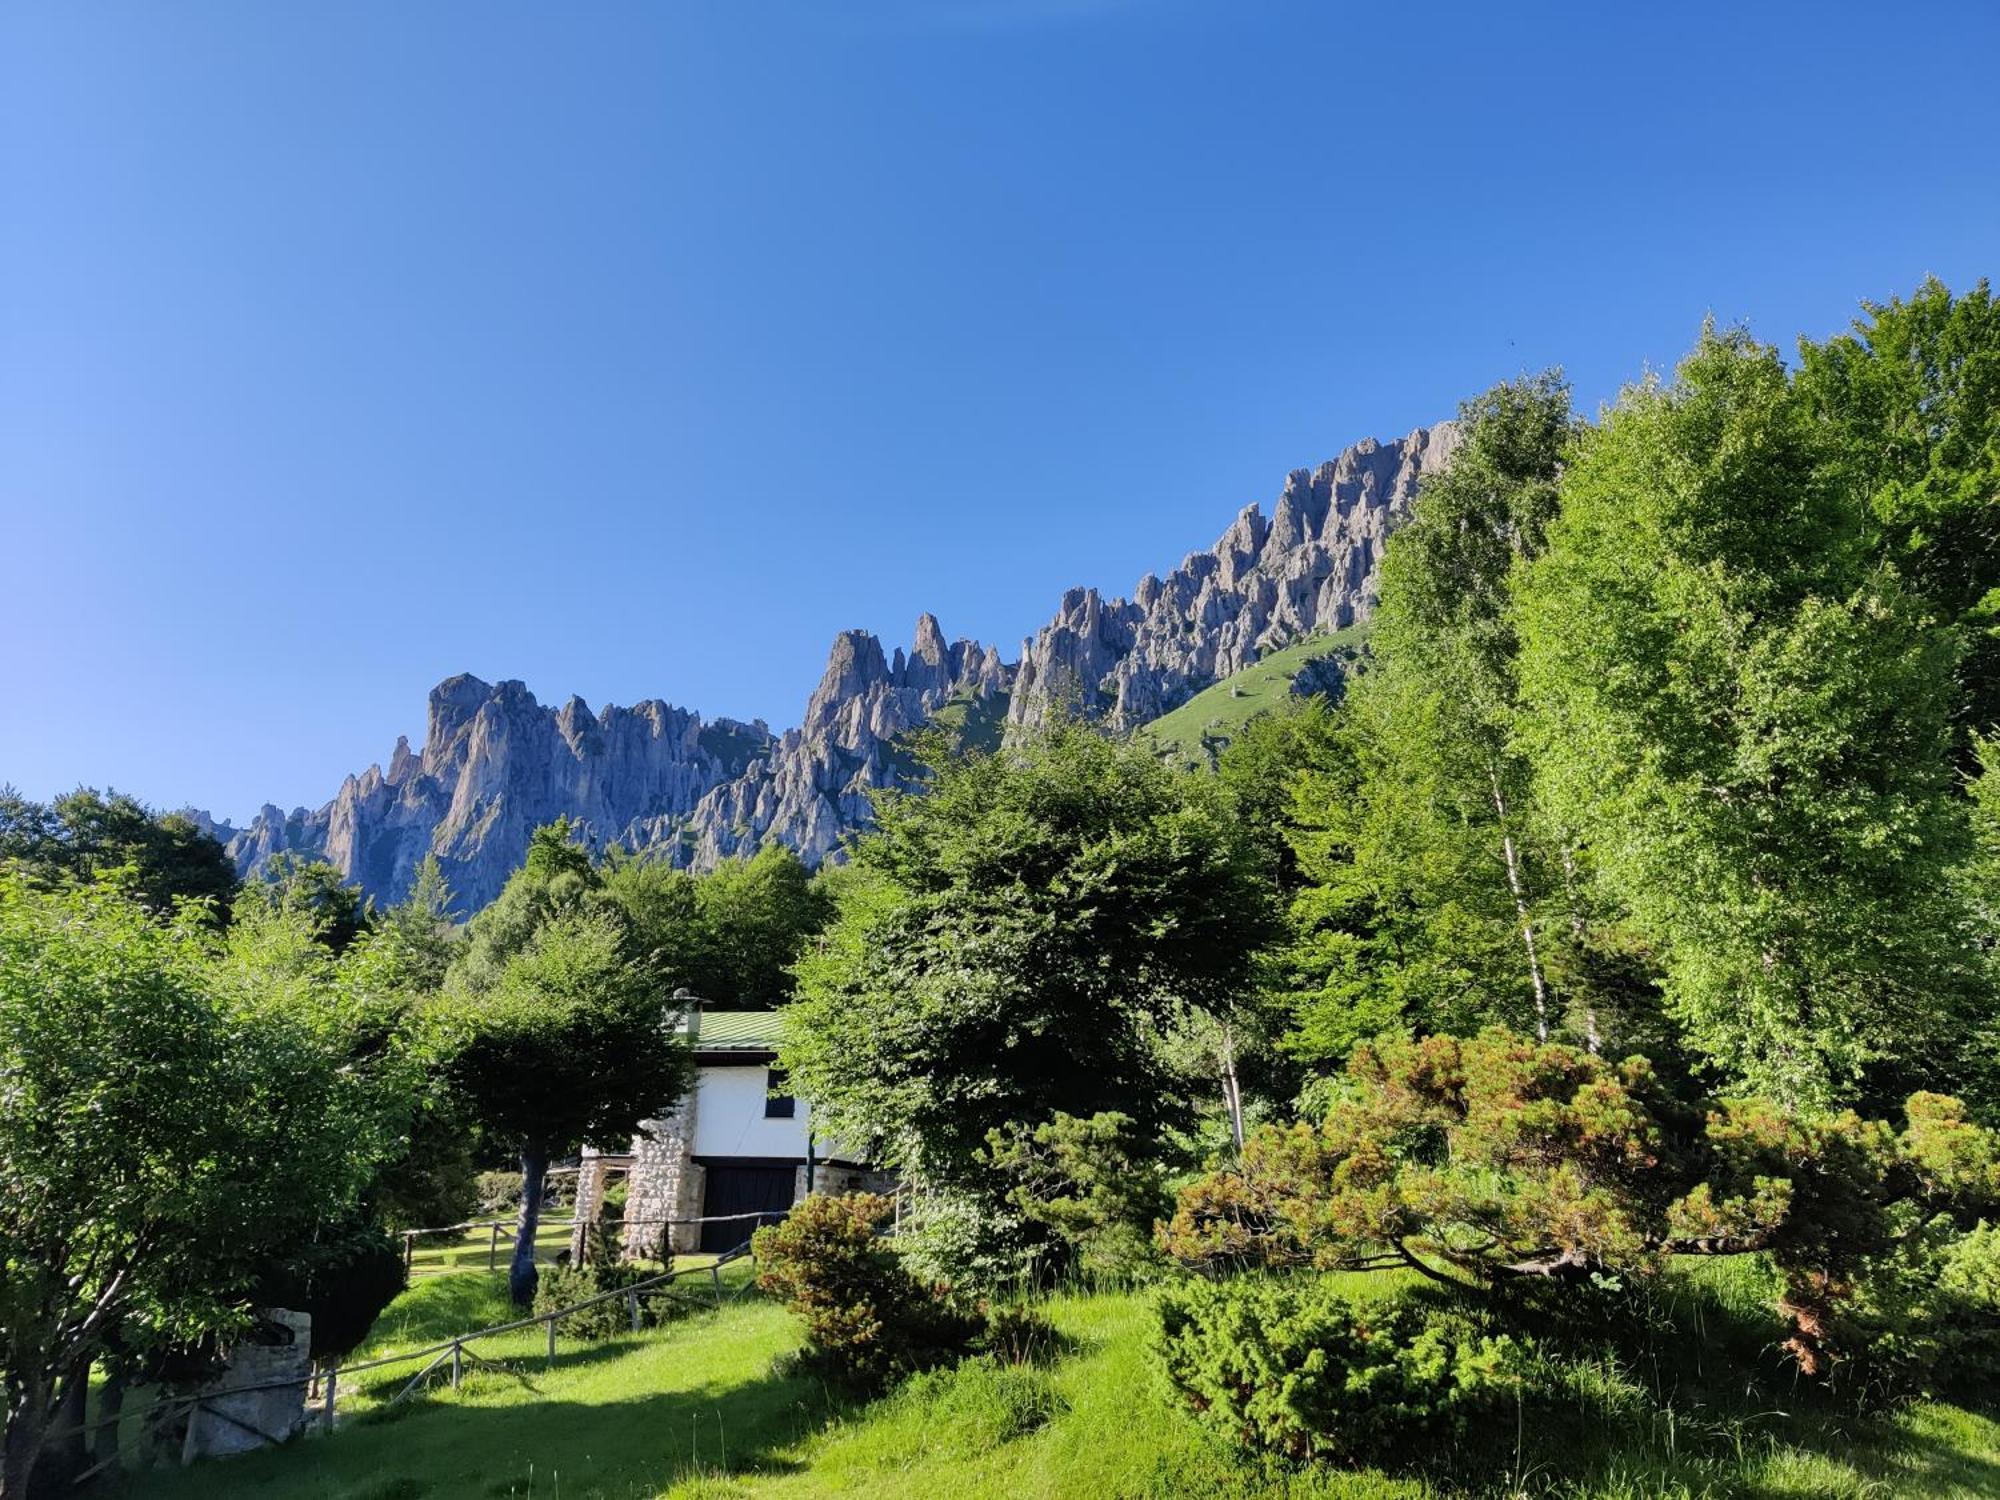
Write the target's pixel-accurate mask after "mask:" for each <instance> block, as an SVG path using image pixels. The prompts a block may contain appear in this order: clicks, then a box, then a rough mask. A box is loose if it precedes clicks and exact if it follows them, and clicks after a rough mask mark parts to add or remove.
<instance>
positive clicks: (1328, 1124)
mask: <svg viewBox="0 0 2000 1500" xmlns="http://www.w3.org/2000/svg"><path fill="white" fill-rule="evenodd" d="M1346 1082H1347V1089H1346V1092H1345V1095H1344V1097H1343V1098H1342V1099H1341V1100H1340V1102H1338V1103H1337V1104H1336V1105H1335V1106H1334V1107H1333V1109H1332V1110H1331V1111H1330V1112H1329V1113H1328V1115H1327V1117H1326V1119H1325V1121H1324V1123H1323V1124H1321V1125H1320V1126H1319V1127H1318V1128H1314V1127H1311V1126H1308V1125H1303V1124H1301V1125H1295V1126H1292V1127H1290V1128H1281V1127H1277V1126H1270V1127H1266V1128H1265V1129H1264V1130H1263V1131H1260V1132H1259V1133H1258V1134H1257V1135H1256V1136H1254V1137H1253V1138H1252V1140H1251V1141H1250V1143H1249V1144H1248V1145H1247V1146H1246V1148H1245V1150H1244V1153H1243V1156H1242V1159H1241V1160H1240V1161H1239V1162H1237V1163H1234V1164H1232V1165H1230V1166H1228V1167H1226V1168H1224V1169H1222V1170H1220V1171H1218V1172H1215V1173H1212V1174H1211V1175H1209V1176H1208V1177H1206V1178H1203V1179H1201V1180H1200V1181H1197V1182H1195V1183H1193V1184H1191V1185H1190V1186H1189V1187H1187V1188H1186V1189H1184V1190H1183V1191H1182V1194H1181V1200H1180V1205H1179V1208H1178V1209H1177V1211H1176V1213H1175V1215H1174V1218H1173V1221H1172V1222H1171V1224H1169V1225H1167V1226H1166V1227H1165V1229H1164V1230H1163V1233H1162V1240H1163V1243H1164V1244H1165V1245H1166V1247H1167V1248H1168V1249H1169V1250H1170V1251H1171V1252H1172V1253H1173V1254H1175V1255H1176V1256H1177V1257H1178V1258H1180V1259H1181V1260H1183V1261H1185V1262H1188V1263H1190V1264H1194V1265H1198V1266H1205V1267H1215V1266H1264V1267H1287V1266H1291V1267H1314V1268H1318V1269H1322V1270H1325V1269H1346V1270H1368V1269H1393V1270H1398V1271H1405V1272H1415V1273H1417V1274H1419V1275H1421V1276H1424V1277H1426V1278H1428V1279H1430V1280H1432V1281H1435V1282H1437V1283H1439V1284H1440V1285H1442V1286H1444V1287H1446V1288H1449V1289H1453V1290H1460V1291H1475V1292H1480V1293H1500V1294H1505V1293H1507V1292H1509V1290H1510V1289H1513V1290H1516V1291H1519V1290H1520V1289H1523V1288H1526V1287H1529V1286H1533V1285H1537V1284H1543V1283H1557V1284H1568V1285H1570V1286H1573V1287H1575V1288H1578V1289H1580V1290H1582V1291H1588V1289H1590V1288H1591V1287H1600V1288H1601V1287H1603V1286H1604V1285H1606V1284H1607V1281H1609V1280H1612V1279H1615V1278H1620V1277H1624V1278H1630V1277H1651V1276H1657V1275H1658V1274H1659V1273H1660V1272H1661V1271H1662V1270H1663V1269H1664V1268H1665V1266H1666V1264H1667V1262H1668V1260H1669V1258H1670V1257H1672V1256H1676V1255H1680V1256H1687V1255H1744V1254H1753V1253H1755V1254H1761V1255H1764V1256H1766V1257H1768V1258H1769V1260H1770V1262H1771V1263H1772V1264H1773V1265H1774V1266H1775V1267H1776V1269H1777V1271H1778V1273H1779V1276H1780V1285H1779V1288H1778V1291H1779V1294H1780V1298H1781V1309H1782V1311H1783V1313H1784V1314H1785V1316H1786V1317H1787V1318H1789V1319H1790V1321H1791V1324H1792V1331H1791V1336H1790V1340H1789V1343H1788V1348H1789V1349H1790V1350H1791V1352H1792V1354H1793V1355H1794V1356H1795V1357H1796V1359H1797V1360H1798V1362H1799V1364H1800V1366H1801V1367H1802V1368H1803V1369H1804V1370H1805V1371H1806V1372H1807V1373H1809V1374H1812V1373H1819V1372H1820V1371H1822V1370H1823V1369H1825V1368H1827V1367H1828V1366H1829V1365H1830V1364H1831V1363H1832V1362H1833V1361H1835V1360H1837V1359H1839V1358H1842V1357H1851V1358H1862V1359H1865V1358H1866V1357H1867V1356H1868V1355H1869V1354H1870V1352H1871V1345H1872V1342H1873V1334H1874V1331H1875V1330H1873V1329H1872V1328H1871V1327H1869V1326H1868V1324H1869V1319H1868V1316H1867V1306H1866V1300H1867V1297H1868V1295H1869V1291H1870V1289H1871V1287H1872V1288H1881V1287H1884V1286H1894V1285H1896V1284H1898V1283H1900V1282H1903V1281H1907V1280H1910V1279H1913V1278H1915V1277H1920V1276H1924V1275H1929V1274H1933V1273H1934V1272H1935V1270H1936V1267H1937V1259H1936V1257H1937V1256H1938V1254H1939V1253H1940V1252H1941V1250H1942V1251H1943V1253H1945V1254H1947V1255H1948V1254H1949V1250H1948V1249H1946V1248H1945V1247H1948V1246H1949V1245H1950V1244H1951V1243H1952V1241H1953V1239H1954V1238H1955V1236H1954V1234H1953V1227H1954V1226H1956V1228H1959V1229H1963V1228H1968V1227H1970V1226H1972V1225H1973V1224H1975V1223H1976V1222H1977V1221H1978V1219H1979V1218H1980V1217H1981V1216H1983V1215H1990V1214H1993V1213H1994V1212H1996V1210H2000V1135H1996V1133H1995V1132H1993V1131H1991V1130H1988V1129H1985V1128H1983V1127H1981V1126H1979V1125H1976V1124H1974V1123H1972V1122H1971V1121H1969V1120H1967V1119H1966V1118H1965V1113H1964V1110H1963V1107H1962V1106H1960V1105H1959V1103H1958V1102H1957V1101H1956V1100H1953V1099H1949V1098H1946V1097H1944V1096H1942V1095H1937V1094H1918V1095H1915V1096H1913V1097H1912V1098H1911V1099H1910V1101H1909V1103H1908V1106H1907V1109H1906V1119H1907V1124H1906V1125H1905V1127H1904V1128H1903V1129H1902V1130H1901V1131H1898V1130H1896V1129H1894V1128H1892V1127H1891V1126H1890V1125H1888V1124H1886V1123H1883V1122H1880V1121H1868V1120H1863V1119H1861V1118H1860V1117H1858V1116H1856V1115H1855V1114H1853V1113H1852V1112H1843V1113H1840V1114H1822V1113H1810V1112H1808V1113H1800V1112H1792V1111H1787V1110H1784V1109H1780V1108H1777V1107H1775V1106H1773V1105H1771V1104H1770V1103H1769V1102H1768V1101H1764V1100H1758V1099H1742V1098H1737V1099H1727V1100H1720V1101H1716V1102H1714V1103H1713V1104H1711V1105H1709V1106H1708V1107H1707V1108H1691V1107H1689V1106H1688V1105H1686V1104H1684V1103H1682V1102H1680V1101H1678V1100H1676V1099H1674V1098H1673V1097H1672V1096H1671V1095H1670V1094H1669V1093H1668V1092H1667V1091H1666V1090H1665V1089H1663V1088H1662V1087H1661V1085H1660V1083H1659V1080H1658V1079H1657V1078H1656V1076H1655V1075H1654V1073H1653V1070H1652V1068H1651V1067H1650V1066H1649V1065H1648V1064H1647V1063H1646V1061H1645V1060H1644V1059H1643V1058H1638V1057H1633V1058H1629V1059H1627V1060H1626V1061H1624V1062H1622V1063H1618V1064H1612V1063H1609V1062H1606V1061H1605V1060H1603V1059H1602V1058H1598V1057H1594V1056H1592V1055H1590V1054H1588V1053H1586V1052H1583V1051H1581V1050H1579V1049H1577V1048H1573V1047H1564V1046H1559V1045H1556V1044H1550V1043H1536V1042H1533V1041H1530V1040H1525V1039H1522V1038H1520V1037H1516V1036H1512V1035H1510V1034H1508V1033H1506V1032H1502V1031H1497V1030H1495V1031H1489V1032H1486V1033H1483V1034H1481V1035H1480V1036H1478V1037H1475V1038H1472V1039H1469V1040H1465V1041H1461V1040H1459V1039H1458V1038H1456V1037H1451V1036H1444V1035H1438V1036H1432V1037H1429V1038H1426V1039H1424V1040H1422V1041H1403V1040H1398V1039H1387V1038H1385V1039H1384V1040H1382V1041H1381V1042H1378V1043H1374V1044H1369V1045H1365V1046H1363V1047H1360V1048H1358V1049H1357V1050H1356V1052H1355V1054H1354V1058H1353V1061H1352V1062H1351V1063H1350V1065H1349V1068H1348V1076H1347V1080H1346ZM1926 1231H1928V1233H1927V1232H1926ZM1984 1332H1985V1333H1986V1334H1987V1335H1988V1336H1995V1335H2000V1324H1992V1323H1990V1320H1989V1326H1988V1327H1987V1328H1986V1329H1985V1330H1984Z"/></svg>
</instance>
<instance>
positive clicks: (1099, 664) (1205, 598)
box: [1009, 422, 1457, 729]
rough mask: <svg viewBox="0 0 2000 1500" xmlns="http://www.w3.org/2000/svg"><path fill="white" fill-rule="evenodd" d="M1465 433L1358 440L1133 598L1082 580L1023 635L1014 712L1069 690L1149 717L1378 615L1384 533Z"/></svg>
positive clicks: (1087, 707)
mask: <svg viewBox="0 0 2000 1500" xmlns="http://www.w3.org/2000/svg"><path fill="white" fill-rule="evenodd" d="M1456 441H1457V429H1456V428H1455V427H1454V426H1453V425H1452V424H1451V423H1449V422H1443V423H1439V424H1438V425H1437V426H1436V427H1432V428H1428V429H1425V428H1419V429H1418V430H1417V431H1415V432H1413V433H1411V434H1410V435H1409V436H1408V437H1405V438H1400V439H1397V440H1396V441H1394V442H1389V443H1378V442H1376V441H1374V440H1373V439H1369V440H1367V441H1364V442H1361V443H1357V444H1355V446H1353V447H1352V448H1349V449H1348V450H1347V451H1346V452H1345V453H1343V454H1341V455H1340V457H1339V458H1337V459H1335V460H1334V461H1333V462H1331V463H1324V464H1321V465H1320V466H1319V468H1317V469H1315V470H1310V471H1308V470H1305V469H1294V470H1293V471H1292V473H1291V475H1290V476H1289V477H1288V478H1287V479H1286V481H1285V489H1284V493H1283V494H1281V495H1280V496H1279V497H1278V503H1277V507H1276V509H1275V510H1274V511H1273V513H1272V515H1271V517H1270V519H1268V520H1266V519H1265V517H1264V513H1263V512H1262V511H1261V510H1260V509H1258V508H1257V507H1256V506H1254V505H1252V506H1248V507H1246V508H1245V509H1244V511H1243V513H1242V514H1241V515H1239V516H1237V518H1236V520H1235V523H1234V524H1233V525H1231V526H1230V528H1229V529H1228V530H1227V531H1225V532H1224V533H1223V534H1222V535H1221V537H1220V538H1218V539H1217V541H1216V543H1215V545H1214V546H1213V547H1211V548H1210V549H1209V550H1208V551H1206V552H1191V553H1189V554H1188V556H1187V558H1186V560H1185V561H1183V562H1182V563H1181V565H1180V566H1179V567H1178V568H1176V569H1175V570H1174V571H1173V572H1172V573H1169V574H1168V575H1167V576H1166V577H1165V578H1164V579H1162V578H1159V577H1157V576H1155V575H1154V574H1151V573H1148V574H1147V575H1146V576H1145V577H1144V578H1142V579H1140V580H1139V586H1138V588H1136V589H1135V590H1134V591H1133V593H1132V597H1131V598H1130V599H1111V600H1105V599H1103V598H1101V597H1099V595H1098V592H1097V590H1096V589H1071V590H1070V591H1069V592H1068V593H1067V594H1065V595H1063V601H1062V607H1061V609H1059V610H1058V611H1057V612H1056V617H1055V618H1054V619H1053V620H1051V621H1050V622H1049V623H1048V624H1047V625H1044V626H1043V627H1042V629H1041V631H1040V632H1039V633H1038V634H1037V635H1036V636H1035V637H1034V638H1033V639H1032V640H1028V641H1024V642H1022V645H1021V664H1020V668H1019V674H1018V681H1017V682H1016V685H1015V689H1014V693H1013V698H1012V702H1011V704H1010V707H1009V714H1010V717H1011V719H1012V721H1013V722H1014V723H1016V724H1026V723H1032V722H1034V721H1035V720H1037V719H1038V718H1040V717H1041V715H1042V714H1044V713H1046V712H1047V710H1048V706H1049V704H1050V703H1051V702H1052V701H1055V700H1057V699H1064V700H1068V701H1071V702H1073V703H1075V704H1076V705H1077V706H1078V707H1080V708H1081V709H1083V710H1084V711H1085V712H1088V713H1091V714H1096V715H1101V716H1102V717H1104V718H1107V719H1108V720H1109V721H1110V722H1111V723H1112V724H1113V725H1114V726H1116V727H1117V728H1120V729H1131V728H1136V727H1137V726H1138V725H1141V724H1144V723H1147V722H1149V721H1151V720H1153V719H1156V718H1158V717H1159V716H1160V715H1161V714H1163V713H1167V712H1168V711H1170V710H1172V709H1175V708H1178V707H1179V706H1180V705H1181V704H1183V703H1185V702H1187V700H1188V699H1189V698H1192V697H1193V696H1194V695H1195V694H1196V693H1198V692H1200V691H1201V690H1202V689H1203V688H1205V687H1207V686H1208V685H1209V684H1210V683H1214V682H1219V681H1221V680H1222V679H1223V678H1225V677H1228V676H1230V675H1231V674H1233V673H1235V672H1240V671H1241V670H1242V669H1243V668H1245V667H1247V666H1249V665H1250V664H1251V663H1253V662H1255V661H1256V660H1258V658H1259V657H1261V656H1262V655H1263V654H1264V653H1265V652H1266V651H1270V650H1275V649H1277V648H1278V647H1281V646H1286V645H1289V644H1291V643H1292V642H1293V641H1297V640H1300V639H1302V638H1304V637H1305V636H1308V635H1312V634H1314V633H1315V632H1331V631H1335V630H1341V629H1345V628H1346V627H1347V626H1349V625H1352V624H1354V623H1355V622H1356V621H1357V620H1361V619H1363V618H1365V617H1366V616H1367V615H1368V613H1369V611H1371V610H1372V609H1373V608H1374V606H1375V597H1376V596H1375V576H1376V569H1377V566H1378V565H1379V564H1380V562H1381V558H1382V544H1383V542H1384V541H1385V540H1387V538H1388V535H1389V533H1390V531H1391V530H1393V529H1394V528H1395V526H1396V525H1397V524H1398V523H1399V522H1401V521H1402V519H1403V518H1404V517H1405V516H1407V515H1408V514H1409V510H1410V506H1411V504H1412V503H1413V502H1414V501H1415V499H1416V494H1417V486H1418V483H1419V482H1420V481H1421V480H1422V478H1423V476H1424V475H1425V474H1427V473H1429V472H1431V471H1432V470H1433V469H1435V468H1437V467H1438V466H1439V465H1440V464H1442V463H1443V462H1444V460H1445V459H1446V458H1447V457H1449V456H1450V453H1451V450H1452V448H1453V446H1454V445H1455V443H1456Z"/></svg>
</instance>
